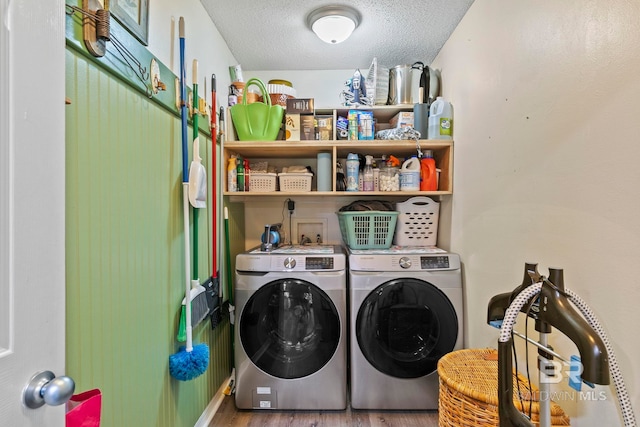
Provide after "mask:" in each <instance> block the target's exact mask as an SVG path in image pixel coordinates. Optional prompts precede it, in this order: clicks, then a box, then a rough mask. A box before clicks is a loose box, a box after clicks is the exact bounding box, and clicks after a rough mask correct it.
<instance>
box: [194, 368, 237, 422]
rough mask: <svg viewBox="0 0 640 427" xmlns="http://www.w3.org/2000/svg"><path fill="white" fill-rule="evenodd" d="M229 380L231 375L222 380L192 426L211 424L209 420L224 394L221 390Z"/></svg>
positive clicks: (214, 413)
mask: <svg viewBox="0 0 640 427" xmlns="http://www.w3.org/2000/svg"><path fill="white" fill-rule="evenodd" d="M230 380H231V376H229V377H228V378H227V379H226V380H224V381H222V385H221V386H220V388H219V389H218V391H216V394H215V395H214V396H213V398H212V399H211V402H209V404H208V405H207V407H206V408H205V409H204V412H203V413H202V415H200V418H198V421H197V422H196V423H195V424H194V426H193V427H209V425H210V424H211V420H213V417H214V416H215V415H216V412H218V408H219V407H220V405H221V404H222V400H223V399H224V398H225V394H224V393H223V391H224V389H225V388H227V385H228V384H229V381H230Z"/></svg>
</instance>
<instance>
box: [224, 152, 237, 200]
mask: <svg viewBox="0 0 640 427" xmlns="http://www.w3.org/2000/svg"><path fill="white" fill-rule="evenodd" d="M227 191H229V192H230V193H234V192H236V191H238V173H237V170H236V158H235V157H229V165H228V166H227Z"/></svg>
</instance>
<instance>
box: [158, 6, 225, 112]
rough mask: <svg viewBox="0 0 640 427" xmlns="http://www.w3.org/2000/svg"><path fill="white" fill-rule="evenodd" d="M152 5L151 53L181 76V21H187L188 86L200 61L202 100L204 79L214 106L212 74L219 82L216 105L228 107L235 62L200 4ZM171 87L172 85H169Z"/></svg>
mask: <svg viewBox="0 0 640 427" xmlns="http://www.w3.org/2000/svg"><path fill="white" fill-rule="evenodd" d="M150 3H151V4H150V5H149V46H148V49H149V51H150V52H151V53H153V54H154V55H155V56H156V57H157V58H158V59H159V60H160V61H161V62H162V63H163V64H165V65H166V66H167V67H169V68H170V69H171V70H172V71H173V73H174V74H176V75H180V72H179V69H180V56H179V52H180V51H179V39H178V36H179V35H178V20H179V19H180V17H181V16H182V17H184V21H185V64H186V69H187V70H186V76H187V83H188V85H189V86H191V83H192V64H193V60H194V59H197V60H198V84H199V85H200V95H201V96H202V93H203V92H202V91H203V90H204V87H203V79H204V78H205V77H206V80H207V94H206V100H207V103H208V104H210V103H211V95H210V91H211V74H212V73H214V74H215V75H216V80H217V105H218V107H220V106H225V107H226V105H227V87H228V86H229V83H230V77H229V65H233V64H235V63H236V59H235V57H234V56H233V54H232V53H231V51H230V50H229V48H228V47H227V44H226V42H225V41H224V39H223V38H222V36H221V35H220V33H219V32H218V29H217V28H216V27H215V25H213V22H211V18H210V17H209V15H208V14H207V11H206V10H205V9H204V7H203V6H202V3H200V1H199V0H183V1H179V2H176V1H171V0H156V1H153V2H150ZM170 83H171V84H172V82H170Z"/></svg>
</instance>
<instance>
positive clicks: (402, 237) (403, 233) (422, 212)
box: [393, 196, 440, 246]
mask: <svg viewBox="0 0 640 427" xmlns="http://www.w3.org/2000/svg"><path fill="white" fill-rule="evenodd" d="M396 211H398V221H397V222H396V232H395V236H394V238H393V244H394V245H398V246H435V245H436V241H437V240H438V216H439V214H440V203H438V202H435V201H433V200H432V199H430V198H429V197H424V196H418V197H412V198H410V199H409V200H407V201H405V202H402V203H396Z"/></svg>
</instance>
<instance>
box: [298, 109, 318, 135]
mask: <svg viewBox="0 0 640 427" xmlns="http://www.w3.org/2000/svg"><path fill="white" fill-rule="evenodd" d="M316 133H317V126H316V118H315V116H313V115H310V114H300V140H301V141H313V140H316V139H318V138H316Z"/></svg>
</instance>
